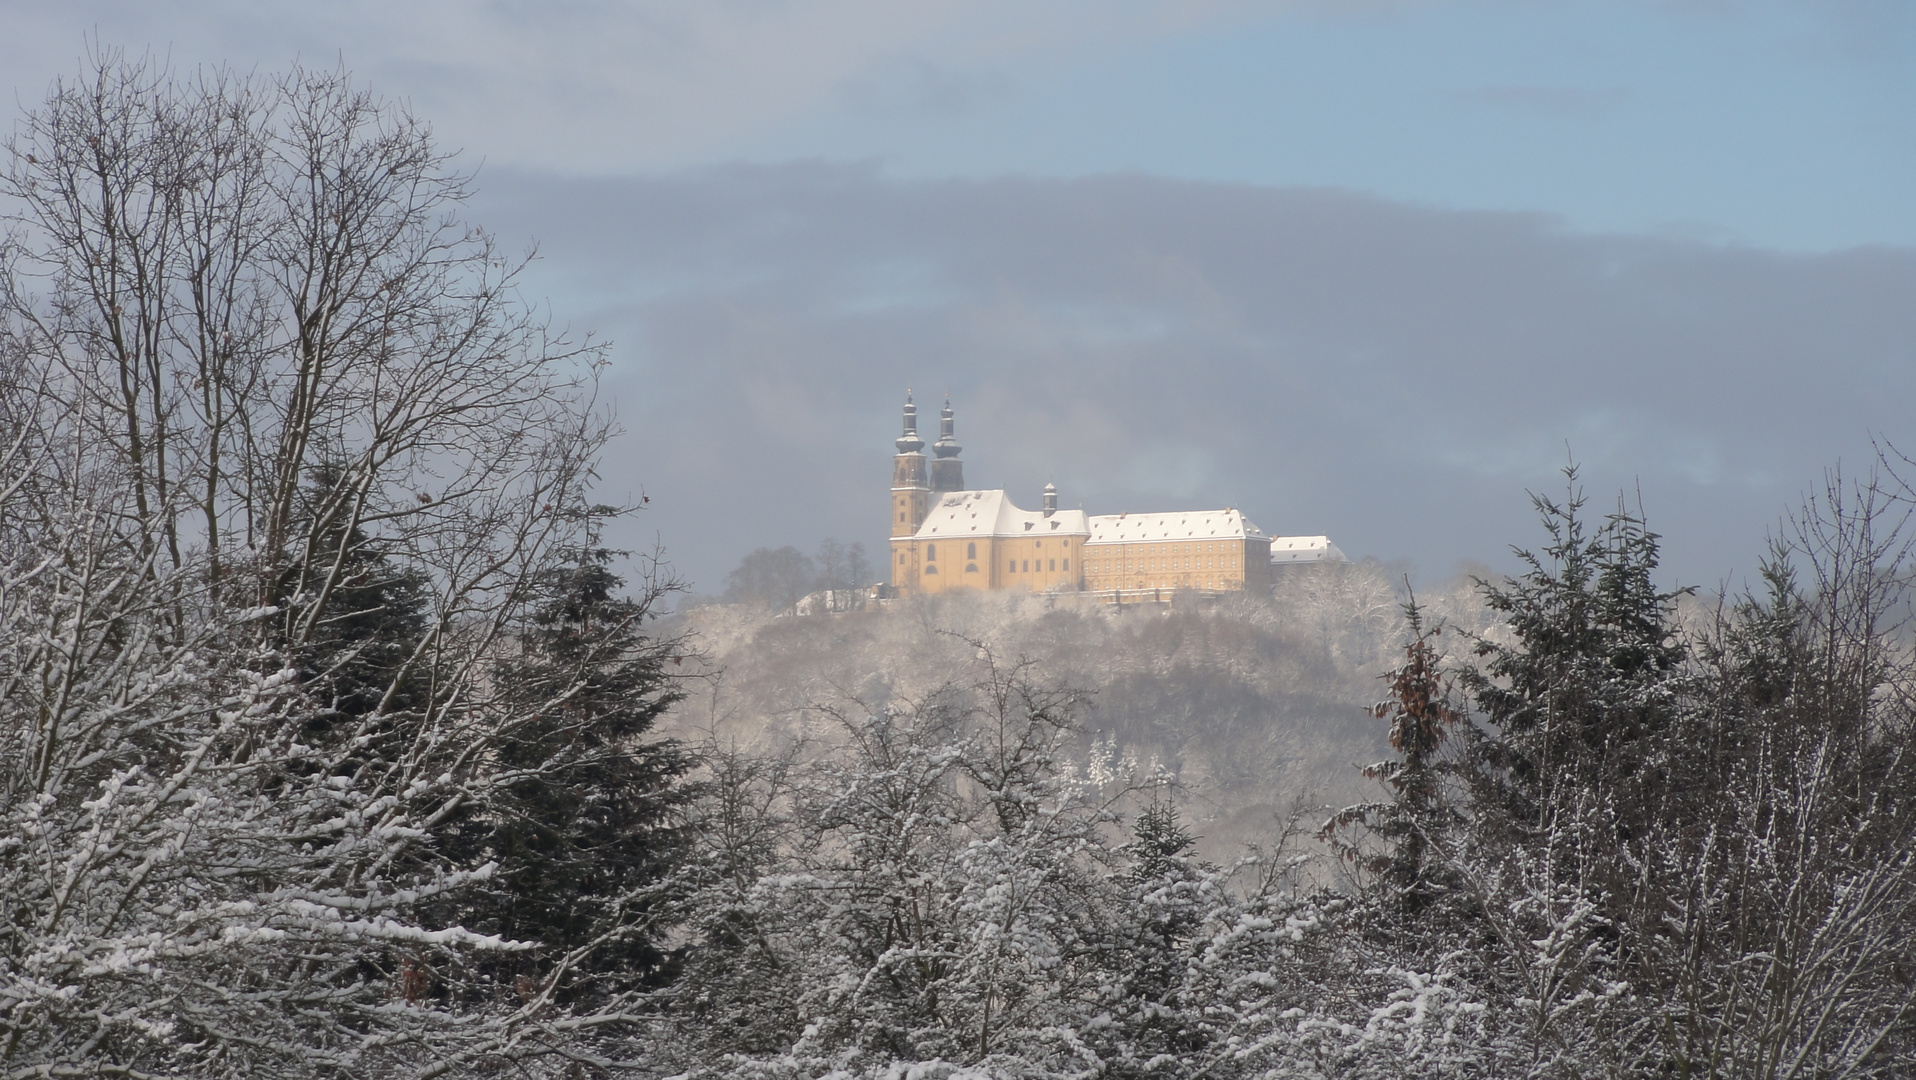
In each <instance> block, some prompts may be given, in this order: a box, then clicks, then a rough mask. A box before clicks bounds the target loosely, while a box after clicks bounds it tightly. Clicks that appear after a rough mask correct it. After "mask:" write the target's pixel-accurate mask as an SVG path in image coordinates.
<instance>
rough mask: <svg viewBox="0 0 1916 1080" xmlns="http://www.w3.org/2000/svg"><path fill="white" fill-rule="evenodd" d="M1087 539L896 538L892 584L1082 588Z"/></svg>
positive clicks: (904, 587) (915, 589) (917, 589)
mask: <svg viewBox="0 0 1916 1080" xmlns="http://www.w3.org/2000/svg"><path fill="white" fill-rule="evenodd" d="M1083 547H1084V537H1082V536H1077V535H1070V534H1066V535H1061V536H1043V537H1024V536H996V537H979V538H978V539H976V540H970V539H960V538H953V539H949V540H943V539H941V540H932V539H925V538H921V537H910V536H900V537H893V538H892V542H891V562H892V584H893V585H896V586H897V587H898V588H899V590H900V591H902V592H904V593H907V594H911V593H942V592H952V591H954V590H958V589H1024V590H1027V591H1029V592H1044V591H1046V590H1049V589H1058V590H1066V591H1075V590H1077V589H1081V588H1083V587H1084V556H1083V554H1082V549H1083Z"/></svg>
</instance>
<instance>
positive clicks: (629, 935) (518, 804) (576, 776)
mask: <svg viewBox="0 0 1916 1080" xmlns="http://www.w3.org/2000/svg"><path fill="white" fill-rule="evenodd" d="M622 554H623V553H622V552H614V551H610V550H607V549H605V548H600V547H587V548H584V549H581V550H578V551H576V552H574V553H572V555H571V557H570V558H569V559H567V560H566V563H565V565H562V566H560V567H558V568H556V569H554V570H552V571H551V572H550V573H548V574H547V575H546V576H545V577H544V578H543V579H542V580H541V581H540V583H539V586H538V588H539V591H540V596H539V597H538V599H537V601H536V603H534V604H533V605H532V606H531V610H532V612H533V615H532V618H531V621H530V623H529V625H527V626H525V627H523V628H522V629H521V631H520V632H519V634H518V655H516V656H514V657H513V658H512V659H510V660H509V661H507V662H506V663H503V664H501V665H500V666H499V668H498V670H497V672H496V674H495V678H496V680H497V684H498V687H499V689H500V692H501V693H500V696H501V699H502V702H503V703H504V704H505V705H506V706H507V709H508V710H509V714H510V715H512V716H515V717H517V718H518V719H516V720H515V722H514V723H513V726H512V727H511V729H510V730H509V731H508V732H506V733H504V735H503V737H502V738H501V739H500V741H499V747H500V748H499V751H498V755H497V759H496V760H495V761H494V762H493V768H494V770H495V780H496V787H495V788H494V789H493V791H494V794H493V797H492V799H491V800H490V802H489V804H488V805H487V806H486V807H485V808H484V813H483V815H475V816H474V818H473V819H472V820H468V821H467V822H465V823H464V824H463V826H462V832H463V835H462V836H461V837H460V838H459V839H458V840H456V841H455V846H464V847H471V848H475V849H477V854H479V855H482V856H483V857H486V858H490V859H494V860H497V862H498V864H499V869H498V872H497V873H496V875H495V876H494V879H493V888H492V889H491V891H490V892H489V893H488V894H487V895H486V896H485V897H484V898H483V899H482V900H481V901H480V902H479V903H477V904H476V905H474V907H473V908H472V909H471V910H470V911H469V912H467V918H468V919H470V920H471V922H472V924H473V925H475V926H478V927H480V928H483V929H484V930H485V931H486V932H488V933H499V934H503V935H505V936H507V937H509V938H513V939H516V940H523V941H536V942H538V943H540V945H541V946H542V948H541V949H540V950H539V951H538V952H537V953H535V954H531V955H530V956H527V957H524V958H522V959H521V960H519V961H517V962H516V963H515V970H514V972H513V975H514V982H515V987H516V989H517V990H518V991H519V992H520V993H521V994H527V993H530V992H533V991H534V990H539V991H541V992H544V991H546V990H550V991H551V992H552V993H554V994H555V995H556V996H558V997H559V998H561V999H565V1000H571V999H575V998H577V997H579V996H581V995H584V996H593V995H605V994H610V993H613V992H616V991H617V990H620V989H630V988H633V987H637V986H642V985H646V984H649V983H652V982H656V981H657V980H658V979H659V978H661V977H662V976H663V975H664V974H665V973H666V971H667V969H668V967H669V960H670V958H669V956H668V955H667V953H666V951H665V950H664V949H663V947H662V946H661V944H660V942H659V934H658V932H657V927H656V926H655V923H656V921H657V919H658V917H659V915H660V913H661V911H662V910H663V901H662V898H661V896H660V895H658V889H657V887H658V885H659V882H660V880H661V878H662V877H663V876H664V875H665V874H666V873H667V871H668V868H669V867H670V866H671V865H672V861H673V859H674V858H675V855H676V852H677V850H678V847H679V845H680V829H679V827H678V826H677V825H676V824H675V821H674V814H675V811H676V810H677V809H678V808H679V807H680V806H682V805H683V804H684V802H685V800H686V798H687V790H686V789H685V788H684V787H683V786H681V785H679V784H678V781H679V779H680V777H681V776H682V775H683V774H684V772H685V771H686V769H687V767H688V759H687V757H686V755H685V754H684V753H683V752H682V750H681V749H680V748H679V746H678V745H677V744H675V743H671V742H667V741H660V740H647V739H646V735H647V733H648V732H649V731H650V730H651V728H652V726H653V724H654V723H655V722H656V721H657V719H658V718H659V716H660V715H661V714H663V713H664V712H665V711H666V709H668V708H669V707H670V706H671V705H672V704H673V703H675V702H677V701H678V700H679V699H680V698H681V696H682V694H681V692H680V691H679V689H678V687H677V685H676V684H675V682H674V679H673V677H672V675H671V674H670V673H669V672H668V670H667V667H668V665H670V664H671V663H672V662H673V660H674V659H676V658H677V654H678V653H679V652H680V650H681V648H682V645H681V643H680V642H678V641H676V640H673V639H662V638H657V637H651V636H648V635H647V633H646V626H645V624H646V623H647V621H648V620H650V619H652V618H654V617H655V616H656V614H657V612H656V611H655V609H654V607H655V605H656V604H657V603H658V602H659V600H660V599H662V597H663V596H664V594H665V593H666V592H667V591H669V589H670V588H671V587H672V586H671V585H669V584H665V585H656V584H655V585H654V586H653V587H651V588H649V589H647V590H646V591H645V592H644V593H642V594H641V596H640V597H638V598H633V597H629V596H624V595H621V593H620V590H621V588H622V587H623V585H624V580H623V579H622V578H621V577H620V576H619V575H618V574H616V573H614V572H613V570H612V568H611V563H612V561H613V559H614V558H616V557H618V556H619V555H622Z"/></svg>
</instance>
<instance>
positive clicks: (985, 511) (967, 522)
mask: <svg viewBox="0 0 1916 1080" xmlns="http://www.w3.org/2000/svg"><path fill="white" fill-rule="evenodd" d="M896 445H897V448H898V456H897V457H896V458H894V459H893V464H892V497H891V509H892V520H891V558H890V564H891V583H892V587H893V588H894V589H895V590H896V591H897V592H898V593H899V594H900V595H903V596H913V595H928V594H933V593H942V592H950V591H953V590H957V589H980V590H992V589H1021V590H1025V591H1028V592H1083V591H1091V592H1098V593H1105V594H1109V596H1110V598H1112V599H1119V600H1122V599H1124V598H1125V597H1126V596H1127V595H1129V594H1150V595H1161V594H1162V593H1164V592H1167V591H1176V590H1181V589H1189V590H1197V591H1201V592H1231V591H1242V590H1244V589H1254V588H1266V587H1268V586H1269V585H1270V582H1271V565H1272V552H1271V544H1272V538H1271V537H1269V536H1267V535H1265V534H1264V532H1263V530H1261V529H1259V528H1258V527H1257V526H1256V525H1254V524H1252V523H1251V521H1250V520H1249V519H1248V518H1246V517H1245V516H1244V514H1243V513H1242V512H1241V511H1239V510H1237V509H1235V508H1230V507H1226V508H1224V509H1221V510H1192V511H1177V512H1173V513H1148V514H1133V513H1123V514H1110V515H1101V516H1095V517H1094V516H1091V515H1088V514H1086V513H1085V512H1084V511H1082V510H1060V509H1059V508H1058V490H1057V488H1056V487H1054V486H1053V485H1051V484H1046V485H1045V489H1044V494H1043V505H1042V508H1041V509H1038V510H1026V509H1023V508H1021V507H1019V506H1018V505H1016V504H1015V503H1013V502H1012V501H1011V497H1010V496H1009V495H1008V494H1006V493H1005V492H1004V491H1003V490H1002V489H987V490H971V489H967V488H966V487H965V482H964V466H963V464H961V463H960V461H959V460H958V455H959V453H960V451H961V449H962V448H961V447H960V446H959V445H958V440H957V438H956V437H955V435H954V433H953V424H952V411H951V402H950V401H946V402H945V406H944V409H943V410H942V411H941V412H940V413H939V433H938V441H937V442H935V443H933V444H932V445H931V455H930V456H929V457H927V456H926V455H925V452H924V451H925V442H924V440H923V439H922V438H920V437H919V435H918V408H917V406H916V405H915V404H913V403H912V400H911V395H910V394H907V395H906V396H905V414H904V434H903V435H901V436H899V438H898V441H897V444H896ZM1289 539H1291V540H1312V541H1322V544H1321V545H1316V546H1306V545H1299V544H1292V545H1290V547H1291V552H1292V554H1291V557H1292V559H1296V558H1298V557H1299V553H1300V552H1304V551H1306V550H1309V551H1310V552H1312V554H1311V555H1310V556H1309V561H1323V560H1324V559H1326V558H1331V557H1335V558H1339V559H1341V558H1342V553H1339V552H1337V550H1336V548H1335V546H1333V545H1331V544H1330V543H1329V541H1327V540H1324V538H1322V537H1309V538H1289Z"/></svg>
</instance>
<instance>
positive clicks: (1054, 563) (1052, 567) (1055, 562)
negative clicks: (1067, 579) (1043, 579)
mask: <svg viewBox="0 0 1916 1080" xmlns="http://www.w3.org/2000/svg"><path fill="white" fill-rule="evenodd" d="M1057 568H1058V560H1056V559H1053V560H1051V569H1053V570H1056V569H1057Z"/></svg>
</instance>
